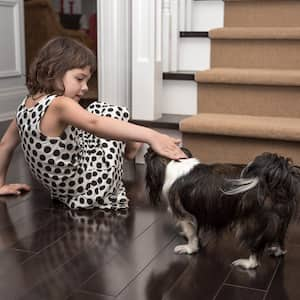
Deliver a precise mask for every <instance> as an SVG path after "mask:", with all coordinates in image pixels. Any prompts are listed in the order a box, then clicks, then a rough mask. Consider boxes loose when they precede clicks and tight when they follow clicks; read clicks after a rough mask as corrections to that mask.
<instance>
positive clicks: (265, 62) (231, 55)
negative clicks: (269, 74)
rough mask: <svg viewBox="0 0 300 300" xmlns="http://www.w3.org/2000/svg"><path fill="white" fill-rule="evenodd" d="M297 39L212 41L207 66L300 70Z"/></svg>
mask: <svg viewBox="0 0 300 300" xmlns="http://www.w3.org/2000/svg"><path fill="white" fill-rule="evenodd" d="M299 53H300V40H253V39H251V40H248V39H238V40H237V39H234V40H233V39H214V40H212V41H211V67H215V68H217V67H230V68H264V69H266V68H275V69H299V68H300V55H299Z"/></svg>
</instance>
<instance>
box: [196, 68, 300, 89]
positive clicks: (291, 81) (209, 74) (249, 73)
mask: <svg viewBox="0 0 300 300" xmlns="http://www.w3.org/2000/svg"><path fill="white" fill-rule="evenodd" d="M195 80H196V81H198V82H202V83H203V82H207V83H230V84H251V85H253V84H256V85H274V86H278V85H279V86H300V70H281V69H252V68H251V69H242V68H212V69H209V70H205V71H199V72H196V74H195Z"/></svg>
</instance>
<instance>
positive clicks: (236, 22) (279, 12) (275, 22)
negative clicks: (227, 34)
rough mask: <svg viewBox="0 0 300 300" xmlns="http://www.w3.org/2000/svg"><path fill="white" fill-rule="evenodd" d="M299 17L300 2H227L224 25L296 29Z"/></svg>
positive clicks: (285, 0) (299, 23)
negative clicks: (288, 27)
mask: <svg viewBox="0 0 300 300" xmlns="http://www.w3.org/2000/svg"><path fill="white" fill-rule="evenodd" d="M275 3H276V4H275ZM274 4H275V5H274ZM299 15H300V2H299V1H288V0H282V1H237V2H225V15H224V25H225V26H228V27H233V26H236V27H241V26H242V27H259V26H261V27H274V26H275V27H287V26H290V27H294V26H300V18H299Z"/></svg>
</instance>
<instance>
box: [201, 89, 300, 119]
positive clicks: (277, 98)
mask: <svg viewBox="0 0 300 300" xmlns="http://www.w3.org/2000/svg"><path fill="white" fill-rule="evenodd" d="M203 112H205V113H226V114H247V115H254V116H278V117H279V116H281V117H293V118H300V87H291V86H261V85H240V84H212V83H210V84H209V83H199V84H198V113H203Z"/></svg>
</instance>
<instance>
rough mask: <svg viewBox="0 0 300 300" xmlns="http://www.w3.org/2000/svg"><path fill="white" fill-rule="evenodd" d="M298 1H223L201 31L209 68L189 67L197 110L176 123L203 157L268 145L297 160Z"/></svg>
mask: <svg viewBox="0 0 300 300" xmlns="http://www.w3.org/2000/svg"><path fill="white" fill-rule="evenodd" d="M299 15H300V1H298V0H295V1H292V0H281V1H279V0H278V1H277V0H272V1H271V0H225V17H224V28H217V29H213V30H211V31H210V32H209V37H210V39H211V69H210V70H206V71H199V72H197V73H196V81H197V82H198V114H197V115H195V116H192V117H190V118H187V119H184V120H183V121H182V122H181V124H180V130H181V131H182V134H183V142H184V145H185V146H187V147H188V148H190V149H191V150H192V152H193V153H194V155H195V156H197V157H199V158H200V160H201V161H204V162H216V161H219V162H233V163H245V162H248V161H250V160H252V159H253V158H254V157H255V156H256V155H258V154H260V153H262V152H265V151H269V152H277V153H279V154H282V155H285V156H289V157H291V158H292V159H293V160H294V161H295V162H296V163H297V164H300V55H299V53H300V18H299Z"/></svg>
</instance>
